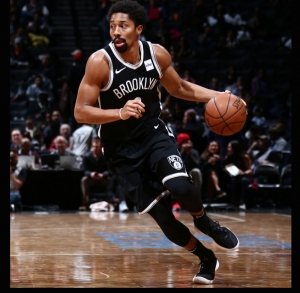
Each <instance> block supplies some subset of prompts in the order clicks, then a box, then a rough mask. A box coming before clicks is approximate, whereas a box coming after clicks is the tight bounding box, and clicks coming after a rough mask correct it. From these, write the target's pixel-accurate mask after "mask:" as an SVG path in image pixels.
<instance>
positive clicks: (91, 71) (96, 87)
mask: <svg viewBox="0 0 300 293" xmlns="http://www.w3.org/2000/svg"><path fill="white" fill-rule="evenodd" d="M108 76H109V66H108V61H107V60H106V58H105V56H104V54H103V53H102V52H95V53H93V54H92V55H91V56H90V57H89V59H88V61H87V64H86V68H85V74H84V76H83V78H82V80H81V83H80V85H79V88H78V94H77V99H76V103H75V108H74V117H75V119H76V120H77V122H78V123H87V124H103V123H108V122H112V121H116V120H119V119H120V117H119V113H118V110H119V109H109V110H104V109H100V108H98V107H95V106H96V103H97V100H98V96H99V94H100V89H101V87H103V86H104V85H105V81H107V80H108Z"/></svg>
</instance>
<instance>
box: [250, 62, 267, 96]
mask: <svg viewBox="0 0 300 293" xmlns="http://www.w3.org/2000/svg"><path fill="white" fill-rule="evenodd" d="M267 93H268V82H267V79H266V71H265V69H263V68H260V69H259V70H258V73H257V75H256V76H255V77H253V78H252V80H251V94H252V96H253V97H256V96H257V95H259V94H260V95H266V94H267Z"/></svg>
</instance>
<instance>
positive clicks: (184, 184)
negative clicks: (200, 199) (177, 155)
mask: <svg viewBox="0 0 300 293" xmlns="http://www.w3.org/2000/svg"><path fill="white" fill-rule="evenodd" d="M165 186H166V187H167V189H168V190H169V191H170V193H171V194H172V195H173V196H175V197H176V198H178V199H180V198H181V197H183V196H186V195H187V194H190V193H191V188H192V184H191V183H190V181H189V178H188V177H176V178H172V179H169V180H167V181H166V182H165Z"/></svg>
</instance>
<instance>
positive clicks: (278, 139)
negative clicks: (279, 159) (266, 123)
mask: <svg viewBox="0 0 300 293" xmlns="http://www.w3.org/2000/svg"><path fill="white" fill-rule="evenodd" d="M268 130H269V137H270V141H271V145H270V149H271V150H273V151H277V152H281V151H282V150H284V149H285V147H286V146H287V143H288V142H287V141H286V139H285V138H284V137H283V136H282V133H281V129H280V128H279V127H278V125H276V124H275V125H270V127H269V129H268Z"/></svg>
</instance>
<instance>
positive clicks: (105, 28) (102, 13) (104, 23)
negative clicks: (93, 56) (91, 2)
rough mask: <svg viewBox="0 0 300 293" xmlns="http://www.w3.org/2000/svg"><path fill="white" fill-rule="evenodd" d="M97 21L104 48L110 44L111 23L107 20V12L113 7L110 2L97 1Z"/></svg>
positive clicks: (108, 0) (106, 0)
mask: <svg viewBox="0 0 300 293" xmlns="http://www.w3.org/2000/svg"><path fill="white" fill-rule="evenodd" d="M96 2H97V4H96V21H97V27H98V29H99V33H100V41H101V43H102V46H105V45H107V44H108V43H109V42H110V35H109V33H108V32H109V21H108V19H107V16H106V15H107V12H108V10H109V8H110V6H111V1H110V0H98V1H96Z"/></svg>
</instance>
